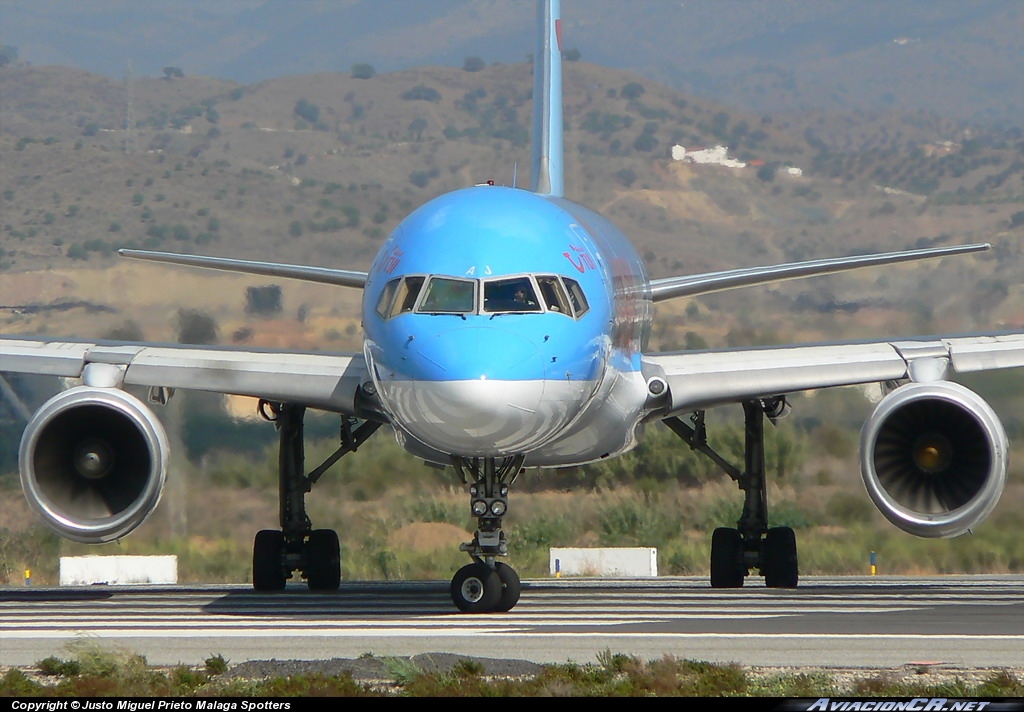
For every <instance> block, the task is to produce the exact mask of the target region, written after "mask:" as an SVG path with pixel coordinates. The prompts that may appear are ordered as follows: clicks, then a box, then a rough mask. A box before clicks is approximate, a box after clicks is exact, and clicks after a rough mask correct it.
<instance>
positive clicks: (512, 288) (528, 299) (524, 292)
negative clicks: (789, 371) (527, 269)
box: [484, 277, 540, 314]
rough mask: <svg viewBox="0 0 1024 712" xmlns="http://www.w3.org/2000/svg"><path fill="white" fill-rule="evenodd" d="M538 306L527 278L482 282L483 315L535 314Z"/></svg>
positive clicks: (531, 285)
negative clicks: (505, 313) (501, 313)
mask: <svg viewBox="0 0 1024 712" xmlns="http://www.w3.org/2000/svg"><path fill="white" fill-rule="evenodd" d="M537 311H540V304H539V303H538V302H537V294H536V293H535V292H534V290H533V282H531V281H530V278H529V277H513V278H512V279H492V280H490V281H487V282H484V313H485V314H496V313H500V312H537Z"/></svg>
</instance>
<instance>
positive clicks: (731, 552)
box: [711, 527, 744, 588]
mask: <svg viewBox="0 0 1024 712" xmlns="http://www.w3.org/2000/svg"><path fill="white" fill-rule="evenodd" d="M742 556H743V537H742V536H740V531H739V529H730V528H729V527H719V528H718V529H715V531H714V533H713V534H712V535H711V588H741V587H742V586H743V577H744V571H743V565H742V563H741V561H742V559H741V557H742Z"/></svg>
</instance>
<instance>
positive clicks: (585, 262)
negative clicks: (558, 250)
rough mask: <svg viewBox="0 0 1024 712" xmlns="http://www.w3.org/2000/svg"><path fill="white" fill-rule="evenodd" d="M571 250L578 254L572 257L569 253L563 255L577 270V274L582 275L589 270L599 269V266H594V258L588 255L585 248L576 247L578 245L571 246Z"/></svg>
mask: <svg viewBox="0 0 1024 712" xmlns="http://www.w3.org/2000/svg"><path fill="white" fill-rule="evenodd" d="M569 249H570V250H572V251H573V252H575V253H576V254H575V255H572V254H570V253H568V252H563V253H562V255H563V256H564V257H565V259H567V260H569V261H570V262H571V263H572V266H573V267H575V268H576V271H577V272H579V273H581V274H582V273H583V272H586V271H587V270H588V269H597V265H595V264H594V258H593V257H591V256H590V255H589V254H587V252H586V250H584V248H582V247H576V245H569Z"/></svg>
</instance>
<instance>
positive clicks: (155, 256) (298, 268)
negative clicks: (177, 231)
mask: <svg viewBox="0 0 1024 712" xmlns="http://www.w3.org/2000/svg"><path fill="white" fill-rule="evenodd" d="M117 253H118V254H119V255H121V256H122V257H131V258H132V259H136V260H147V261H150V262H166V263H168V264H175V265H185V266H187V267H205V268H207V269H219V270H224V271H227V272H244V273H246V274H260V275H264V276H267V277H287V278H291V279H301V280H304V281H306V282H319V283H321V284H333V285H335V286H339V287H356V288H359V289H362V288H363V287H364V286H366V277H367V273H366V272H357V271H354V270H344V269H331V268H329V267H308V266H305V265H290V264H283V263H280V262H256V261H253V260H235V259H231V258H227V257H202V256H199V255H179V254H175V253H173V252H150V251H148V250H127V249H122V250H118V251H117Z"/></svg>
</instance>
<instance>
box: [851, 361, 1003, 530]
mask: <svg viewBox="0 0 1024 712" xmlns="http://www.w3.org/2000/svg"><path fill="white" fill-rule="evenodd" d="M1007 451H1008V445H1007V439H1006V431H1005V430H1004V429H1003V425H1002V423H1001V422H1000V421H999V418H998V416H997V415H996V414H995V412H994V411H993V410H992V408H991V407H990V406H989V405H988V403H986V402H985V401H984V400H983V399H982V398H981V397H980V396H979V395H978V394H976V393H974V392H973V391H971V390H969V389H967V388H965V387H963V386H961V385H960V384H957V383H951V382H949V381H939V382H934V383H910V384H908V385H905V386H901V387H900V388H897V389H896V390H895V391H893V392H892V393H890V394H889V395H887V396H886V397H885V398H883V399H882V402H881V403H879V404H878V407H877V408H875V411H874V412H873V413H872V414H871V417H870V418H868V420H867V422H866V423H865V424H864V428H863V430H862V431H861V440H860V466H861V475H862V476H863V478H864V485H865V486H866V487H867V490H868V494H869V495H870V496H871V499H872V500H873V501H874V503H875V506H877V507H878V509H879V511H881V512H882V514H883V515H885V517H886V518H887V519H888V520H889V521H890V522H892V523H893V524H895V525H896V526H897V527H899V528H900V529H903V530H904V531H906V532H909V533H911V534H914V535H916V536H920V537H929V538H934V537H953V536H958V535H960V534H963V533H964V532H966V531H967V530H969V529H970V528H971V527H973V526H975V525H976V524H978V523H979V522H981V521H982V520H984V519H985V517H987V516H988V515H989V513H990V512H991V511H992V509H993V508H994V507H995V506H996V503H997V502H998V501H999V497H1000V496H1001V495H1002V492H1003V487H1004V486H1005V484H1006V470H1007V459H1008V454H1007Z"/></svg>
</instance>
